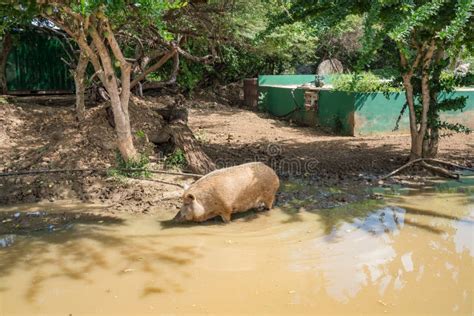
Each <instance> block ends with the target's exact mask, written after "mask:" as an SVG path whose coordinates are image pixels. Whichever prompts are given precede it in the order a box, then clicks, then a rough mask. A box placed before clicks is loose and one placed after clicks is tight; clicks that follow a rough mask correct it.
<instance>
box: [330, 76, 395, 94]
mask: <svg viewBox="0 0 474 316" xmlns="http://www.w3.org/2000/svg"><path fill="white" fill-rule="evenodd" d="M332 85H333V88H334V90H339V91H348V92H399V91H401V88H400V87H397V86H394V85H393V83H392V81H391V80H384V79H382V78H381V77H379V76H376V75H375V74H373V73H371V72H364V73H359V74H342V75H338V76H335V77H334V79H333V82H332Z"/></svg>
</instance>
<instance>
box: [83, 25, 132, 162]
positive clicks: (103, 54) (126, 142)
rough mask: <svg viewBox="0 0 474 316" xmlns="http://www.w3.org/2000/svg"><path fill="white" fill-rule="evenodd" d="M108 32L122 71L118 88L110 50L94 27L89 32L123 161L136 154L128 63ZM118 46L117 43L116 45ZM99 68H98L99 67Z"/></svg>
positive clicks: (130, 158)
mask: <svg viewBox="0 0 474 316" xmlns="http://www.w3.org/2000/svg"><path fill="white" fill-rule="evenodd" d="M107 33H108V34H109V38H108V42H109V45H110V46H111V48H112V51H113V54H114V56H115V58H117V60H118V61H119V62H120V70H121V73H122V76H121V83H122V87H121V89H120V88H119V84H118V82H117V78H116V75H115V72H114V68H113V64H112V59H111V58H110V52H109V51H108V49H107V47H106V46H105V43H104V42H103V40H102V38H101V37H100V35H99V32H98V31H97V29H96V28H95V27H92V26H91V27H90V34H91V37H92V40H93V43H94V45H95V47H96V48H97V53H98V55H99V57H100V61H101V64H102V70H103V72H104V77H105V80H104V81H103V84H104V87H105V89H107V92H108V94H109V97H110V105H111V106H112V110H113V112H114V121H115V132H116V133H117V146H118V149H119V151H120V154H121V155H122V158H123V159H124V160H125V161H130V160H135V159H136V158H137V156H138V154H137V151H136V149H135V146H134V145H133V138H132V131H131V127H130V118H129V115H128V102H129V99H130V68H131V67H130V65H129V64H128V63H127V62H126V61H125V59H124V58H123V56H120V54H121V52H120V54H119V52H117V47H115V45H114V44H117V43H116V42H115V43H114V39H111V38H110V36H111V34H112V33H111V32H110V31H109V32H107ZM117 46H118V45H117ZM99 70H100V69H99ZM120 90H121V91H120Z"/></svg>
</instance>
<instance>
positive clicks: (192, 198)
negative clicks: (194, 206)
mask: <svg viewBox="0 0 474 316" xmlns="http://www.w3.org/2000/svg"><path fill="white" fill-rule="evenodd" d="M186 197H187V198H188V199H190V200H192V201H194V200H195V199H196V197H195V196H194V195H192V194H188V195H187V196H186Z"/></svg>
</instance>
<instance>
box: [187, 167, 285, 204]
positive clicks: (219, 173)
mask: <svg viewBox="0 0 474 316" xmlns="http://www.w3.org/2000/svg"><path fill="white" fill-rule="evenodd" d="M278 186H279V181H278V177H277V175H276V173H275V172H274V171H273V169H271V168H270V167H268V166H267V165H265V164H264V163H261V162H252V163H246V164H243V165H239V166H235V167H230V168H225V169H219V170H216V171H213V172H211V173H209V174H208V175H206V176H204V177H202V178H201V179H199V180H198V181H196V182H195V183H194V184H193V185H192V186H191V187H190V188H189V190H188V192H189V193H194V194H196V195H197V196H201V197H205V196H209V197H210V198H213V199H215V198H219V199H220V200H221V201H225V203H226V204H230V205H232V206H233V207H235V208H236V209H240V208H247V207H248V205H250V204H252V203H253V202H254V201H256V200H258V199H259V197H261V196H263V195H265V194H274V193H275V192H276V190H277V189H278Z"/></svg>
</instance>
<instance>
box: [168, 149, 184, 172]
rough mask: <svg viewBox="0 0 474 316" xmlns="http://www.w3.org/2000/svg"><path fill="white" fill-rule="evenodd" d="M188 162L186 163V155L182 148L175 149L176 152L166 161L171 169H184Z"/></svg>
mask: <svg viewBox="0 0 474 316" xmlns="http://www.w3.org/2000/svg"><path fill="white" fill-rule="evenodd" d="M187 164H188V162H187V161H186V156H185V155H184V151H182V150H181V149H180V148H177V149H175V151H174V152H173V153H172V154H170V155H169V156H168V157H166V159H165V165H166V166H167V167H171V168H180V169H182V168H184V167H186V165H187Z"/></svg>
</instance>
